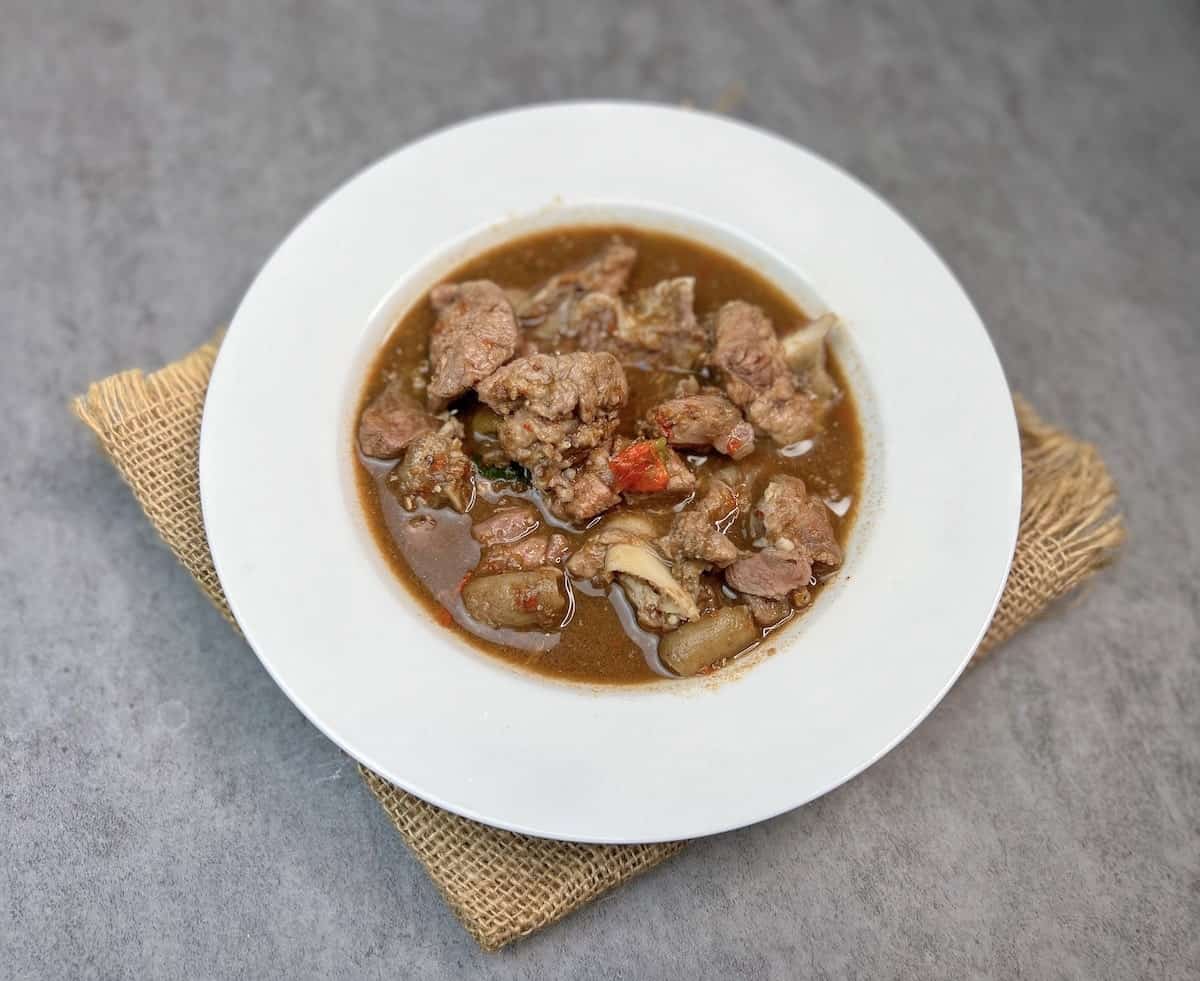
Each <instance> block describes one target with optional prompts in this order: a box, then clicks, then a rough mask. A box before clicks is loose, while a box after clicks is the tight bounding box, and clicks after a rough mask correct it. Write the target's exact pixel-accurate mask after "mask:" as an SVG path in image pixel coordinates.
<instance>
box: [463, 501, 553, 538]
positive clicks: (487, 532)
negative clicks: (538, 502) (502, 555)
mask: <svg viewBox="0 0 1200 981" xmlns="http://www.w3.org/2000/svg"><path fill="white" fill-rule="evenodd" d="M540 524H541V519H540V518H539V517H538V513H537V510H536V509H535V508H534V507H533V506H532V505H530V504H517V505H510V506H508V507H502V508H497V509H496V510H495V511H493V512H492V513H491V514H490V515H488V517H486V518H484V519H483V520H482V521H476V522H475V524H474V526H472V528H471V535H472V537H473V538H474V539H475V540H476V541H477V542H479V543H480V544H481V545H509V544H511V543H513V542H519V541H520V540H521V539H522V538H524V537H525V536H526V535H529V534H532V533H533V532H534V531H536V530H537V528H538V525H540Z"/></svg>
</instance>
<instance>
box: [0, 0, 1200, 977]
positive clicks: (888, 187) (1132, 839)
mask: <svg viewBox="0 0 1200 981" xmlns="http://www.w3.org/2000/svg"><path fill="white" fill-rule="evenodd" d="M589 96H591V97H621V98H644V99H655V100H661V101H665V102H680V101H690V102H692V103H694V104H696V105H700V106H712V105H714V104H716V103H717V102H718V100H722V105H723V107H724V108H726V109H728V110H729V111H731V112H732V113H733V114H735V115H737V116H739V117H741V118H743V119H746V120H749V121H752V122H754V123H757V124H759V125H762V126H765V127H768V128H770V129H772V130H775V131H777V132H779V133H782V134H783V135H785V136H787V137H790V138H792V139H794V140H797V141H800V142H802V143H804V144H807V145H808V146H810V147H812V148H813V149H815V150H816V151H818V152H819V153H821V154H824V155H825V156H827V157H829V158H830V159H832V160H834V161H836V162H837V163H839V164H841V165H843V166H844V167H846V168H847V169H849V170H850V171H852V172H854V173H855V174H857V175H858V176H859V177H861V178H862V179H863V180H865V181H866V182H867V183H869V184H871V185H873V186H874V187H876V188H878V189H879V190H880V191H881V192H882V193H883V194H884V195H885V196H887V197H888V198H889V199H891V200H892V201H893V202H894V203H895V204H896V205H897V206H898V207H899V208H900V209H901V210H902V211H903V212H904V213H905V214H907V215H908V216H909V217H910V218H911V219H912V220H913V221H914V222H915V224H916V225H917V226H918V227H919V228H920V229H921V230H922V231H923V232H924V234H925V235H926V236H928V238H929V239H930V240H931V241H932V242H933V243H934V244H935V246H936V247H937V248H938V249H939V250H941V251H942V252H943V254H944V255H945V256H946V257H947V259H948V260H949V262H950V264H951V265H952V266H953V267H954V269H955V271H956V272H957V273H958V275H959V276H960V277H961V279H962V281H963V283H964V284H965V285H966V287H967V289H968V291H969V292H970V293H971V295H972V296H973V297H974V299H975V301H976V303H977V304H978V306H979V309H980V311H981V312H982V314H983V316H984V319H985V320H986V321H987V323H988V324H989V326H990V328H991V330H992V334H993V337H994V338H995V342H996V346H997V348H998V349H999V352H1000V356H1001V358H1002V359H1003V362H1004V365H1005V368H1006V369H1007V371H1008V373H1009V377H1010V378H1011V380H1012V382H1013V385H1014V386H1015V387H1016V388H1019V389H1020V390H1021V391H1023V392H1025V393H1026V394H1028V395H1029V396H1030V397H1031V399H1032V400H1033V401H1034V402H1035V403H1036V404H1037V406H1038V407H1039V408H1040V409H1041V411H1042V412H1043V413H1045V414H1046V415H1047V416H1048V417H1049V418H1050V419H1052V420H1054V421H1057V422H1060V423H1063V424H1066V425H1068V426H1070V427H1071V428H1073V429H1074V430H1075V431H1077V432H1079V433H1081V434H1083V435H1084V436H1086V437H1087V438H1089V439H1092V440H1094V441H1096V442H1097V443H1099V444H1100V446H1101V447H1102V449H1103V451H1104V453H1105V455H1106V457H1107V459H1108V461H1109V462H1110V464H1111V466H1112V468H1113V470H1114V472H1115V475H1116V477H1117V480H1118V481H1119V483H1120V486H1121V490H1122V492H1123V495H1124V502H1125V507H1126V509H1127V512H1128V518H1129V528H1130V534H1131V540H1130V544H1129V546H1128V548H1127V550H1126V552H1125V554H1124V556H1123V558H1122V559H1121V561H1120V563H1119V564H1118V565H1117V566H1116V567H1115V568H1113V569H1111V570H1109V571H1108V572H1107V573H1105V574H1104V575H1102V576H1101V578H1100V579H1098V580H1097V581H1096V582H1095V583H1094V584H1093V585H1092V586H1091V587H1090V588H1088V589H1087V590H1086V591H1085V592H1084V594H1083V595H1081V596H1080V597H1079V598H1078V599H1076V600H1074V601H1072V602H1070V603H1068V604H1067V605H1066V606H1065V607H1064V608H1062V609H1059V610H1058V611H1057V612H1056V613H1055V614H1054V615H1053V616H1051V617H1050V618H1048V619H1047V620H1045V621H1044V622H1042V623H1040V624H1038V625H1037V626H1036V627H1034V628H1032V629H1029V630H1027V631H1026V632H1025V633H1024V634H1022V635H1021V636H1020V637H1019V638H1017V639H1016V640H1015V641H1013V642H1012V643H1011V644H1009V645H1008V647H1007V648H1006V649H1005V650H1003V651H1002V652H1001V653H999V654H997V655H996V656H995V657H994V658H993V659H992V660H991V661H989V662H988V663H986V664H985V665H984V666H983V667H982V668H980V669H978V670H976V671H973V672H972V673H971V674H969V675H968V676H967V677H966V678H965V679H964V680H963V681H962V682H961V683H960V684H959V686H958V687H957V689H956V690H955V691H953V692H952V693H951V694H950V696H949V697H948V698H947V699H946V700H945V702H944V703H943V704H942V705H941V706H940V707H939V708H938V709H937V710H936V711H935V712H934V713H933V715H932V716H931V717H930V719H929V720H928V721H927V722H926V723H925V724H924V725H922V726H921V727H920V728H919V729H918V731H917V732H916V733H915V734H914V735H913V736H912V737H911V738H910V739H908V740H907V741H906V742H905V743H904V744H903V745H902V746H901V747H900V748H899V749H897V750H896V751H895V752H893V753H892V754H891V755H889V756H888V757H887V758H886V759H885V760H884V761H883V762H882V763H880V764H879V765H877V766H875V767H874V768H872V769H871V770H870V771H868V772H867V773H866V774H865V775H864V776H862V777H860V778H859V779H857V780H855V781H853V782H852V783H850V784H849V785H848V786H845V787H843V788H841V789H840V790H838V791H836V792H834V793H832V794H830V795H829V796H828V797H826V798H825V799H823V800H822V801H820V802H819V803H817V804H814V805H812V806H810V807H807V808H805V809H803V810H801V811H799V812H795V813H792V814H789V815H786V816H784V817H782V818H779V819H777V820H774V821H771V822H769V823H767V824H764V825H760V826H758V827H754V828H749V829H746V830H744V831H741V832H737V833H734V834H728V835H724V836H721V837H719V838H716V839H713V840H709V841H706V842H704V843H702V844H699V845H698V846H697V847H694V848H692V849H689V850H688V852H687V853H686V854H685V855H683V856H682V857H681V858H679V859H678V860H676V861H673V862H671V863H669V864H668V865H666V866H664V867H662V868H661V869H659V870H657V871H655V872H653V873H651V874H650V875H649V876H648V877H646V878H645V879H643V880H641V881H639V882H637V883H635V884H633V885H631V886H630V887H628V888H625V889H623V890H622V891H620V892H619V893H617V894H615V895H613V896H611V897H610V898H608V899H606V900H605V901H602V902H600V903H598V904H596V905H594V906H592V907H591V908H589V909H587V910H585V911H583V912H581V913H579V914H578V915H576V916H574V917H572V918H571V919H570V920H568V921H565V922H563V923H561V924H559V925H558V926H556V927H555V928H553V929H550V930H548V931H546V932H545V933H543V934H541V935H540V936H537V937H535V938H533V939H531V940H529V941H527V942H524V943H522V944H520V945H518V946H516V947H514V948H512V949H510V950H509V951H507V952H505V953H503V954H500V955H498V956H485V955H482V954H480V953H479V952H478V951H477V950H476V949H475V947H474V945H473V944H472V943H471V941H470V940H469V939H468V937H467V935H466V934H465V933H464V932H463V931H462V930H460V929H459V927H458V926H457V925H456V924H455V922H454V921H453V919H452V918H451V916H450V914H449V913H448V912H447V911H446V909H445V908H444V907H443V905H442V903H441V902H440V900H439V899H438V897H437V895H436V894H435V892H434V890H433V887H432V886H431V885H430V883H429V882H428V881H427V879H426V878H425V876H424V875H423V874H422V872H421V870H420V868H419V867H418V866H417V865H416V863H415V862H414V861H413V860H412V859H411V858H410V857H409V855H408V854H407V853H406V852H405V850H404V848H403V846H402V845H401V843H400V840H399V839H398V837H397V836H396V835H395V834H394V833H393V831H392V830H391V829H390V828H389V826H388V825H387V822H386V820H385V818H384V816H383V813H382V812H381V811H380V810H379V808H378V807H377V805H376V804H375V803H374V801H373V800H371V799H370V797H369V795H368V794H367V792H366V790H365V788H364V787H363V786H362V785H361V784H360V782H359V780H358V778H357V777H356V776H355V774H354V769H353V766H352V764H351V763H350V762H349V761H348V760H347V759H346V758H345V757H344V756H342V755H341V753H340V752H338V751H337V750H336V749H335V748H334V747H333V745H332V744H330V743H329V742H327V741H326V740H325V739H324V738H323V737H322V736H321V735H320V734H319V733H318V732H317V731H316V730H315V729H314V728H313V727H312V726H310V725H309V724H308V723H307V722H305V721H304V719H302V718H301V716H300V714H299V713H298V712H297V711H295V710H294V709H293V708H292V707H291V705H290V704H289V703H288V702H287V700H286V699H285V698H284V696H283V695H282V694H281V693H280V691H279V690H278V689H277V688H276V687H275V685H274V684H273V683H272V682H271V680H270V679H269V678H268V677H267V675H266V673H265V672H264V671H263V669H262V668H261V667H260V666H259V664H258V662H257V660H256V659H255V658H254V657H253V655H252V654H251V653H250V652H249V650H248V649H247V648H246V647H245V646H243V644H242V642H241V641H240V640H239V639H238V638H237V637H235V636H234V634H233V633H232V632H231V631H230V630H229V629H227V628H226V626H225V625H224V624H223V623H222V622H221V620H220V618H219V617H218V616H217V614H216V613H215V612H214V611H213V610H212V609H210V608H209V606H208V605H207V603H206V602H205V600H204V599H202V598H201V596H200V594H199V593H198V592H197V591H196V590H195V589H194V588H193V587H192V584H191V583H190V582H189V581H188V579H187V576H186V574H185V573H184V572H183V571H182V570H181V569H179V568H178V567H177V566H176V565H175V563H174V561H173V560H172V558H171V556H170V555H169V554H168V553H167V551H166V550H165V549H163V548H162V547H160V545H159V544H158V543H157V542H156V540H155V538H154V535H153V533H152V532H151V531H150V529H149V528H148V527H147V526H146V524H145V523H144V522H143V521H142V520H141V518H140V515H139V513H138V509H137V506H136V505H135V504H134V502H133V500H132V499H131V498H130V496H129V495H128V493H127V492H126V491H125V489H124V487H123V486H122V485H121V483H120V482H119V480H118V479H117V477H116V476H115V474H113V473H112V472H111V471H110V469H109V468H108V466H107V464H105V463H104V461H103V460H101V459H100V457H99V456H98V455H97V454H96V453H95V452H94V450H93V447H92V445H91V441H90V439H89V438H88V436H87V434H86V433H85V432H84V431H83V430H82V428H81V427H79V426H78V425H76V424H75V423H74V422H73V421H72V420H71V419H70V418H69V416H68V414H67V411H66V400H67V398H68V396H69V395H70V394H71V393H73V392H75V391H77V390H79V389H80V388H82V387H83V386H84V385H85V384H86V383H87V382H88V381H89V380H91V379H94V378H97V377H99V376H101V375H104V374H107V373H109V372H112V371H114V370H117V369H120V368H125V367H128V366H133V365H136V366H142V367H153V366H156V365H159V364H160V363H162V362H163V361H165V360H168V359H171V358H174V357H176V356H178V355H180V354H182V353H183V352H185V351H186V350H188V349H189V348H190V347H192V346H193V345H195V344H197V343H199V342H200V341H202V340H203V339H205V338H206V337H208V335H209V334H210V332H211V330H212V329H213V327H214V326H215V325H216V324H218V323H220V322H221V321H222V320H224V319H225V318H227V317H228V316H229V315H230V313H231V311H232V310H233V308H234V306H235V305H236V303H237V300H238V298H239V297H240V295H241V294H242V292H243V291H244V289H245V288H246V286H247V284H248V283H249V281H250V279H251V277H252V276H253V275H254V273H255V271H256V270H257V268H258V266H259V264H260V263H261V262H262V261H263V260H264V258H265V257H266V256H267V254H268V253H269V252H270V250H271V249H272V247H273V246H274V245H275V243H276V242H277V241H278V240H279V239H280V238H281V237H282V236H283V235H284V234H285V233H286V232H287V231H288V230H289V228H291V226H292V225H293V224H294V223H295V222H296V221H297V220H298V219H299V218H300V217H301V216H302V215H303V214H304V212H305V211H307V210H308V209H309V208H310V207H311V206H312V205H313V204H315V203H316V202H317V201H318V200H319V199H320V198H321V197H322V196H323V195H324V194H326V193H327V192H328V191H329V190H330V189H331V188H332V187H333V186H334V185H336V184H338V183H339V182H341V181H342V180H344V179H345V178H347V177H348V176H350V175H351V174H353V173H354V172H355V171H357V170H358V169H359V168H360V167H362V166H364V165H365V164H367V163H368V162H370V161H371V160H373V159H375V158H376V157H377V156H379V155H381V154H383V153H385V152H386V151H389V150H391V149H392V148H394V147H396V146H397V145H399V144H401V143H404V142H405V141H407V140H411V139H413V138H414V137H417V136H420V135H422V134H425V133H427V132H429V131H430V130H431V129H433V128H435V127H438V126H442V125H444V124H446V123H450V122H453V121H456V120H459V119H462V118H463V117H465V116H469V115H472V114H474V113H478V112H482V111H485V110H491V109H497V108H500V107H504V106H512V105H518V104H521V103H527V102H533V101H539V100H547V99H559V98H575V97H589ZM581 152H586V148H581ZM686 152H703V148H690V149H688V150H687V151H686ZM0 222H2V224H0V229H2V231H0V313H2V317H0V330H2V332H3V334H2V337H3V344H2V346H0V461H2V462H0V515H2V517H0V654H2V662H0V976H2V977H4V978H25V977H48V978H82V977H97V978H119V977H129V978H169V979H174V978H179V979H189V981H193V979H202V978H217V977H253V978H272V977H328V978H332V977H356V978H358V977H388V978H392V977H412V978H456V977H462V976H482V977H489V978H490V977H496V978H501V977H503V978H510V977H511V978H538V979H542V978H544V979H559V978H567V977H587V978H628V979H637V981H642V979H658V978H663V979H671V981H677V979H680V978H688V979H691V978H700V977H712V978H732V977H737V976H745V977H753V978H766V977H771V978H795V977H801V976H812V977H830V978H843V977H870V978H880V977H892V976H904V977H914V978H933V977H945V978H955V979H961V978H967V977H982V976H992V977H1000V976H1008V977H1015V976H1018V975H1020V976H1024V977H1051V976H1053V977H1071V978H1086V979H1089V981H1094V979H1099V978H1133V977H1173V978H1180V977H1185V976H1195V975H1196V973H1197V972H1198V971H1200V939H1198V938H1200V928H1198V924H1200V663H1198V661H1200V643H1198V641H1200V629H1198V625H1197V603H1198V601H1197V587H1196V577H1197V573H1198V572H1200V564H1198V562H1197V558H1196V550H1197V547H1198V546H1200V540H1198V539H1200V519H1198V511H1200V506H1198V503H1197V500H1198V498H1197V494H1198V490H1197V484H1198V480H1197V478H1198V477H1200V473H1198V469H1200V468H1198V461H1200V436H1198V432H1200V425H1198V422H1200V419H1198V417H1200V381H1198V377H1200V314H1198V313H1197V310H1198V308H1200V7H1198V6H1197V5H1196V4H1195V3H1194V2H1183V0H1179V2H1153V3H1151V2H1146V3H1121V2H1085V0H1077V2H1074V3H1049V2H1029V0H1024V2H1007V3H994V2H987V0H969V2H945V3H933V2H921V3H907V4H891V3H885V2H875V3H856V4H845V3H836V2H827V3H806V4H795V5H788V4H782V3H767V2H750V3H738V4H734V3H725V4H722V3H715V2H710V3H696V2H684V0H669V2H660V3H656V4H654V5H652V6H651V5H646V6H636V7H635V6H628V7H625V6H622V8H621V9H620V11H619V12H617V5H615V4H599V3H596V4H573V3H572V4H568V3H555V4H551V3H548V2H547V3H540V4H534V5H516V4H510V3H505V4H487V5H484V4H474V3H466V2H460V0H453V2H445V3H418V2H412V0H409V2H402V3H396V4H382V3H372V4H367V3H362V2H351V0H341V2H327V3H322V2H315V0H313V2H294V3H286V4H284V3H238V2H229V0H226V2H212V3H203V4H202V3H198V2H197V3H187V2H181V0H180V2H160V3H150V2H147V3H135V2H114V0H106V2H101V3H87V4H84V3H78V2H73V0H0ZM934 451H935V452H936V448H935V449H934ZM947 574H948V575H952V574H953V570H947ZM898 632H902V628H901V626H900V625H898Z"/></svg>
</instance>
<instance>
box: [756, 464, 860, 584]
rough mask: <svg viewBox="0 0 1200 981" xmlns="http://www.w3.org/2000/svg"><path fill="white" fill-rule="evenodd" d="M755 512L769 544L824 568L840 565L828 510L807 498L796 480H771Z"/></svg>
mask: <svg viewBox="0 0 1200 981" xmlns="http://www.w3.org/2000/svg"><path fill="white" fill-rule="evenodd" d="M758 513H759V515H760V516H761V518H762V523H763V532H764V534H765V536H766V538H767V541H769V542H771V543H772V544H773V545H776V546H778V547H780V548H795V549H796V550H797V551H799V552H802V553H803V554H804V555H805V556H806V557H807V558H808V559H809V560H810V561H811V562H813V563H814V564H816V565H818V566H821V567H823V568H825V569H836V568H838V567H839V566H840V565H841V564H842V547H841V546H840V545H839V544H838V540H837V537H836V536H835V535H834V533H833V523H832V522H831V521H830V519H829V508H827V507H826V506H825V502H824V501H822V500H820V499H819V498H814V497H810V496H809V494H808V489H807V488H806V487H805V486H804V481H803V480H801V479H800V478H799V477H789V476H787V475H786V474H778V475H776V476H774V477H772V478H771V480H770V482H769V483H768V484H767V486H766V488H765V489H764V490H763V493H762V497H761V498H759V502H758Z"/></svg>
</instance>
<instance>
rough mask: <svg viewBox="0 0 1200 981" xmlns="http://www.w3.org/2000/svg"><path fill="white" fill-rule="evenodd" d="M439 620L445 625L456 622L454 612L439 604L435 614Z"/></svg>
mask: <svg viewBox="0 0 1200 981" xmlns="http://www.w3.org/2000/svg"><path fill="white" fill-rule="evenodd" d="M434 617H435V618H436V619H437V622H438V623H439V624H441V625H442V626H443V627H449V626H452V625H453V624H454V614H452V613H451V612H450V611H449V610H447V609H446V608H445V607H444V606H439V607H438V611H437V613H435V614H434Z"/></svg>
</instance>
